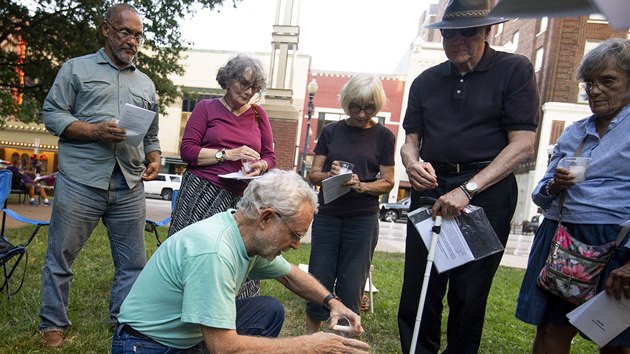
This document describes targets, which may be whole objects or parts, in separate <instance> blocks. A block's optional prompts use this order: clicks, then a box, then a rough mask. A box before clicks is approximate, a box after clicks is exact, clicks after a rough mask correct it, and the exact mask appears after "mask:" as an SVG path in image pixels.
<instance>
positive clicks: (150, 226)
mask: <svg viewBox="0 0 630 354" xmlns="http://www.w3.org/2000/svg"><path fill="white" fill-rule="evenodd" d="M177 194H179V190H177V189H176V190H174V191H173V196H172V197H171V215H172V214H173V210H175V201H176V200H177ZM145 222H146V224H145V225H144V230H145V231H146V232H152V233H153V234H155V239H156V240H157V246H158V247H160V245H161V244H162V241H160V234H159V232H158V227H164V226H168V225H169V224H170V223H171V216H170V215H169V216H167V217H165V218H164V219H162V220H158V221H154V220H151V219H148V218H147V219H145Z"/></svg>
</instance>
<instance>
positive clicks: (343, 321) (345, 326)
mask: <svg viewBox="0 0 630 354" xmlns="http://www.w3.org/2000/svg"><path fill="white" fill-rule="evenodd" d="M330 320H331V319H330V318H329V319H328V321H326V323H325V326H326V327H325V330H326V331H328V332H331V333H334V334H336V335H338V336H342V337H347V338H354V337H356V333H355V332H354V329H353V328H352V324H350V321H349V320H348V319H347V318H346V317H345V316H341V318H340V319H339V320H338V321H337V324H336V325H334V326H332V328H330Z"/></svg>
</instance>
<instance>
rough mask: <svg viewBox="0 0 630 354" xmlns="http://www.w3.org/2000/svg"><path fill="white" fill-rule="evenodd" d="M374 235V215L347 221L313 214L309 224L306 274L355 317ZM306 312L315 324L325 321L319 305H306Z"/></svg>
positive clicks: (359, 306)
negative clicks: (309, 238)
mask: <svg viewBox="0 0 630 354" xmlns="http://www.w3.org/2000/svg"><path fill="white" fill-rule="evenodd" d="M378 231H379V228H378V215H377V214H373V215H366V216H356V217H349V218H338V217H334V216H329V215H322V214H317V215H316V216H315V220H314V221H313V231H312V240H311V257H310V260H309V265H308V271H309V273H311V274H313V276H314V277H315V278H317V279H318V280H319V281H320V282H321V283H322V284H323V285H324V286H325V287H326V288H327V289H328V290H329V291H331V292H333V291H334V293H335V294H337V296H339V297H340V298H341V301H343V303H344V305H346V306H347V307H348V308H349V309H351V310H352V311H354V312H356V313H357V314H358V313H359V312H360V310H361V295H362V294H363V289H364V287H365V281H366V280H367V277H368V274H369V271H370V264H371V263H372V255H374V248H375V247H376V242H377V241H378ZM306 312H307V314H308V316H309V317H310V318H312V319H315V320H320V321H325V320H327V319H328V317H329V313H328V311H327V310H324V309H323V308H322V306H321V304H319V303H310V302H309V303H307V305H306Z"/></svg>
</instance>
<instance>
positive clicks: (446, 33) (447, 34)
mask: <svg viewBox="0 0 630 354" xmlns="http://www.w3.org/2000/svg"><path fill="white" fill-rule="evenodd" d="M478 28H479V27H471V28H460V29H440V33H442V37H444V38H445V39H451V38H455V36H456V35H457V32H459V33H461V35H462V36H463V37H466V38H470V37H472V36H474V35H476V34H477V30H478Z"/></svg>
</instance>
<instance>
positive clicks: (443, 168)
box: [431, 161, 492, 174]
mask: <svg viewBox="0 0 630 354" xmlns="http://www.w3.org/2000/svg"><path fill="white" fill-rule="evenodd" d="M491 162H492V161H479V162H469V163H445V164H442V163H432V164H431V166H433V169H434V170H435V172H438V173H449V174H457V173H462V172H470V171H479V170H483V169H484V168H486V167H487V166H488V165H489V164H490V163H491Z"/></svg>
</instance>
